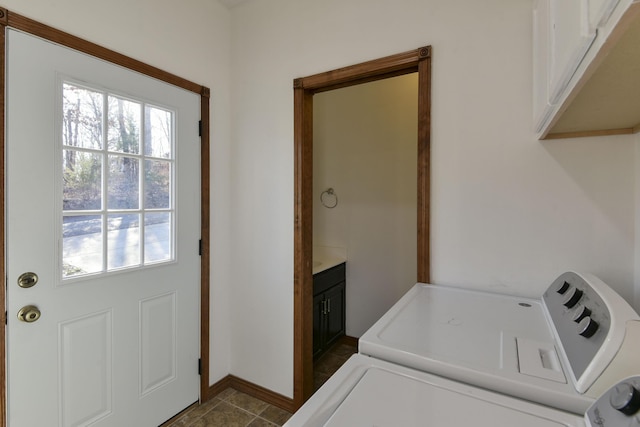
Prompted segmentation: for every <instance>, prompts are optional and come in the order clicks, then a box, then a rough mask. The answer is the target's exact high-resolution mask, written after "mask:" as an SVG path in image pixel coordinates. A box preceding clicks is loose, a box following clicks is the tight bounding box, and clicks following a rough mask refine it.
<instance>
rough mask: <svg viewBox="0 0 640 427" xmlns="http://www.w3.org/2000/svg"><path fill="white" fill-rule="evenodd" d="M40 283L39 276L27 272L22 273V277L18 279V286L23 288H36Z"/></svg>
mask: <svg viewBox="0 0 640 427" xmlns="http://www.w3.org/2000/svg"><path fill="white" fill-rule="evenodd" d="M36 283H38V275H37V274H36V273H32V272H30V271H29V272H27V273H22V274H21V275H20V277H18V286H20V287H21V288H30V287H32V286H35V285H36Z"/></svg>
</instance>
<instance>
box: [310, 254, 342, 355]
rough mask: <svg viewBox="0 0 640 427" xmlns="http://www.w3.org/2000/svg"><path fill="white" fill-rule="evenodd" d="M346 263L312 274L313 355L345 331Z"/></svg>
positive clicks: (318, 353) (323, 350)
mask: <svg viewBox="0 0 640 427" xmlns="http://www.w3.org/2000/svg"><path fill="white" fill-rule="evenodd" d="M345 291H346V263H345V262H342V263H340V264H338V265H335V266H333V267H330V268H327V269H326V270H322V271H319V272H317V273H314V275H313V359H314V360H316V359H317V358H319V357H320V356H321V355H322V354H324V352H325V351H327V350H328V349H329V348H330V347H331V346H332V345H333V344H334V343H335V342H336V341H337V340H338V339H340V337H342V336H344V335H345V308H346V304H345V301H346V298H345Z"/></svg>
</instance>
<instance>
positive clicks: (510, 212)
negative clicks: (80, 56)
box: [230, 0, 635, 396]
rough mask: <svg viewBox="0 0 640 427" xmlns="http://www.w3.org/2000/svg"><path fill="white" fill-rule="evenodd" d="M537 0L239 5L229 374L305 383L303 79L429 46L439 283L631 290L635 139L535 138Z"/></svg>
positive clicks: (276, 384)
mask: <svg viewBox="0 0 640 427" xmlns="http://www.w3.org/2000/svg"><path fill="white" fill-rule="evenodd" d="M531 19H532V16H531V2H530V1H529V0H486V1H482V2H479V1H475V0H453V1H451V0H403V1H401V2H398V1H397V0H349V1H345V0H322V1H319V0H269V1H266V0H258V1H252V2H247V3H244V4H242V5H241V6H239V7H238V8H236V9H234V10H233V12H232V49H231V50H232V67H231V71H232V93H233V102H232V118H231V132H232V135H233V146H232V147H233V151H232V159H233V166H232V171H231V173H232V177H233V179H232V189H231V193H232V205H231V209H232V212H233V218H232V222H231V227H232V230H231V233H232V235H233V237H234V238H233V240H232V246H231V263H232V264H231V268H232V271H233V273H234V274H233V283H232V285H231V289H230V294H231V307H233V313H232V322H231V352H232V353H231V371H232V373H233V374H235V375H237V376H239V377H242V378H244V379H246V380H249V381H252V382H255V383H257V384H260V385H262V386H264V387H267V388H269V389H272V390H274V391H276V392H279V393H282V394H284V395H287V396H292V394H293V386H292V381H293V380H292V378H293V371H292V369H293V324H292V319H293V90H292V81H293V79H294V78H296V77H304V76H308V75H311V74H315V73H318V72H323V71H328V70H332V69H335V68H339V67H342V66H347V65H351V64H355V63H358V62H361V61H365V60H370V59H375V58H379V57H382V56H385V55H390V54H395V53H399V52H403V51H406V50H409V49H414V48H417V47H420V46H424V45H432V46H433V98H432V106H433V114H432V164H433V170H432V186H433V189H432V205H431V206H432V208H433V210H432V222H431V227H432V259H431V264H432V269H433V274H432V279H433V280H432V281H433V282H435V283H442V284H456V285H464V286H469V287H475V288H484V289H493V290H496V291H501V292H509V293H515V294H522V295H531V296H538V295H540V294H541V292H542V290H543V289H544V288H545V287H546V286H547V285H548V284H549V283H550V282H551V281H552V280H553V279H554V278H555V277H556V276H557V275H558V274H560V273H561V272H563V271H565V270H569V269H576V270H584V271H590V272H593V273H595V274H596V275H599V276H601V278H602V279H603V280H605V281H607V282H609V283H610V284H611V285H612V286H613V287H614V288H615V289H616V290H618V291H619V292H620V293H621V294H622V295H623V296H625V297H626V298H627V299H629V300H631V299H632V298H633V294H634V179H635V177H634V158H635V153H634V148H635V138H634V137H626V136H623V137H612V138H593V139H581V140H566V141H553V142H539V141H536V140H535V139H534V137H533V132H532V125H531V116H532V112H531V104H532V100H531V87H532V77H531V72H532V70H531V69H532V61H531V44H532V38H531V32H532V29H531Z"/></svg>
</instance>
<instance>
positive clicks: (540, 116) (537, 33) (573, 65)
mask: <svg viewBox="0 0 640 427" xmlns="http://www.w3.org/2000/svg"><path fill="white" fill-rule="evenodd" d="M638 2H640V0H535V1H534V9H533V56H534V57H533V67H534V69H533V78H534V83H533V116H534V117H533V121H534V130H535V132H536V134H538V137H540V138H545V137H551V138H553V137H554V136H549V134H555V135H556V136H557V135H558V133H554V129H553V126H554V125H555V124H556V123H557V122H558V121H559V120H560V117H561V116H562V114H564V113H565V111H566V110H567V109H568V108H569V107H570V106H571V103H572V102H573V101H574V99H578V100H579V97H578V94H579V93H580V91H581V90H582V88H583V87H584V86H585V84H586V83H587V82H588V81H589V79H590V78H591V77H592V75H593V74H595V73H596V72H597V69H598V67H599V66H600V65H601V63H602V62H604V61H605V58H606V57H607V56H608V54H609V52H610V51H611V50H612V49H614V48H615V45H616V43H617V41H618V40H619V39H622V38H623V34H624V33H625V32H627V29H628V27H630V26H633V25H640V21H638V20H637V19H636V17H637V15H640V13H638V9H640V8H639V5H638ZM605 83H606V82H605ZM636 83H640V79H639V80H638V82H636ZM572 120H573V122H575V119H574V118H572ZM585 121H586V122H587V123H586V124H585V126H586V128H585V129H580V125H576V124H573V122H572V124H571V130H570V131H566V130H565V131H563V132H562V137H566V136H567V135H568V134H569V133H571V132H572V131H574V132H579V131H594V130H595V129H587V128H588V127H589V125H590V124H592V123H589V120H588V119H585ZM591 122H592V121H591ZM639 122H640V120H639ZM631 127H633V126H631ZM573 128H575V129H573ZM625 129H626V128H625ZM597 130H598V131H602V130H603V129H597ZM609 130H611V129H609ZM612 133H614V132H612ZM617 133H622V132H621V131H620V130H619V129H617ZM599 134H602V133H599ZM575 136H584V134H578V133H577V134H576V135H575Z"/></svg>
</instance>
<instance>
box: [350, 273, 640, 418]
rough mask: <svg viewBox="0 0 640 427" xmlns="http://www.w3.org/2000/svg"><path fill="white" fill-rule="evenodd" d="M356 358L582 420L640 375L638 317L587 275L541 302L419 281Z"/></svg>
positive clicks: (565, 277)
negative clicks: (385, 363) (608, 394)
mask: <svg viewBox="0 0 640 427" xmlns="http://www.w3.org/2000/svg"><path fill="white" fill-rule="evenodd" d="M359 352H360V353H361V354H363V355H368V356H372V357H375V358H377V359H381V360H386V361H389V362H393V363H395V364H398V365H403V366H407V367H411V368H414V369H418V370H420V371H425V372H429V373H434V374H437V375H440V376H444V377H446V378H450V379H453V380H457V381H461V382H464V383H467V384H472V385H475V386H478V387H482V388H485V389H489V390H493V391H497V392H500V393H502V394H506V395H510V396H515V397H518V398H522V399H525V400H528V401H532V402H536V403H540V404H543V405H546V406H550V407H554V408H558V409H561V410H563V411H568V412H573V413H575V414H583V413H584V411H585V410H586V409H587V408H588V407H589V405H591V404H592V403H593V402H594V400H595V399H596V398H597V397H598V396H600V395H601V394H602V393H604V392H605V391H606V390H607V389H608V388H609V387H611V386H612V385H613V384H615V383H616V382H618V381H620V380H621V379H623V378H625V377H629V376H632V375H638V374H640V318H639V317H638V315H637V314H636V313H635V311H634V310H633V309H632V308H631V307H630V306H629V304H627V303H626V302H625V301H624V300H623V299H622V298H621V297H620V296H619V295H618V294H617V293H616V292H614V291H613V290H612V289H611V288H610V287H609V286H607V285H606V284H605V283H603V282H602V281H601V280H599V279H598V278H596V277H595V276H592V275H587V274H577V273H573V272H568V273H564V274H562V275H561V276H560V277H558V278H557V279H556V280H555V281H554V282H553V283H552V284H551V285H550V286H549V287H548V289H547V290H546V292H545V293H544V295H543V296H542V298H541V299H539V300H537V299H526V298H520V297H514V296H508V295H501V294H492V293H487V292H477V291H473V290H467V289H459V288H454V287H450V286H437V285H426V284H417V285H415V286H414V287H413V288H412V289H411V290H410V291H409V292H408V293H407V294H406V295H404V296H403V297H402V298H401V299H400V300H399V301H398V302H397V303H396V304H395V305H394V306H393V307H392V308H391V309H390V310H389V311H388V312H387V313H386V314H385V315H384V316H383V317H382V318H380V319H379V321H378V322H376V323H375V324H374V325H373V326H372V327H371V328H370V329H369V330H368V331H367V332H366V333H365V334H364V335H363V336H362V337H361V338H360V341H359Z"/></svg>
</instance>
